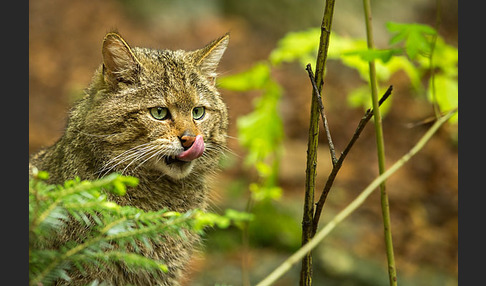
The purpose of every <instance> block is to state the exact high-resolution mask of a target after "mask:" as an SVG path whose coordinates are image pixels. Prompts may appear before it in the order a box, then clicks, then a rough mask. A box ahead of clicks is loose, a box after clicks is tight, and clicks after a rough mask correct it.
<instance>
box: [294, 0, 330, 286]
mask: <svg viewBox="0 0 486 286" xmlns="http://www.w3.org/2000/svg"><path fill="white" fill-rule="evenodd" d="M333 14H334V0H327V1H326V6H325V9H324V16H323V18H322V24H321V36H320V41H319V50H318V52H317V61H316V74H315V82H316V84H317V88H318V91H319V92H320V91H321V90H322V85H323V84H324V81H323V79H324V71H325V66H326V59H327V50H328V48H329V36H330V33H331V23H332V17H333ZM319 113H320V112H319V104H318V98H317V93H316V91H314V89H313V92H312V102H311V115H310V123H309V138H308V141H307V164H306V171H305V174H306V175H305V198H304V213H303V218H302V245H305V244H306V243H307V242H308V241H309V240H310V239H311V238H312V235H313V216H314V190H315V178H316V167H317V143H318V135H319ZM311 284H312V256H311V253H310V252H308V253H307V254H306V255H305V257H304V258H303V259H302V270H301V273H300V285H311Z"/></svg>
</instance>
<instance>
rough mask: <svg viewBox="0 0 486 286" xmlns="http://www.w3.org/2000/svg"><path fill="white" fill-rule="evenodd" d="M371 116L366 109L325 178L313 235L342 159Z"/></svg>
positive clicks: (381, 101)
mask: <svg viewBox="0 0 486 286" xmlns="http://www.w3.org/2000/svg"><path fill="white" fill-rule="evenodd" d="M392 90H393V86H391V85H390V86H389V87H388V89H387V90H386V92H385V94H384V95H383V96H382V97H381V99H380V101H379V102H378V103H379V105H381V104H382V103H383V102H384V101H385V100H386V99H387V98H388V97H389V96H390V95H391V92H392ZM372 116H373V109H371V108H370V109H368V110H367V111H366V113H365V115H364V116H363V117H362V118H361V120H360V121H359V123H358V127H356V130H355V131H354V134H353V137H351V140H349V143H348V145H346V148H344V151H343V152H342V153H341V156H339V159H338V161H337V163H336V165H334V166H333V168H332V170H331V173H330V174H329V177H328V178H327V181H326V185H325V186H324V189H323V190H322V193H321V196H320V198H319V201H317V203H316V210H315V213H314V219H313V224H314V225H313V233H314V234H315V233H316V231H317V226H318V224H319V218H320V217H321V212H322V208H323V206H324V203H325V202H326V199H327V195H328V193H329V191H330V190H331V187H332V184H333V183H334V179H335V178H336V176H337V174H338V172H339V169H341V166H342V165H343V162H344V159H346V156H347V155H348V153H349V151H350V150H351V148H352V147H353V145H354V143H355V142H356V140H358V138H359V136H360V135H361V132H362V131H363V130H364V128H365V126H366V124H367V123H368V121H370V119H371V117H372Z"/></svg>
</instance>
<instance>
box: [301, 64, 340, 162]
mask: <svg viewBox="0 0 486 286" xmlns="http://www.w3.org/2000/svg"><path fill="white" fill-rule="evenodd" d="M305 69H306V70H307V73H308V74H309V79H310V81H311V84H312V87H313V88H314V92H315V93H316V95H317V102H318V103H319V107H320V113H321V118H322V123H323V124H324V129H325V131H326V136H327V143H328V144H329V151H330V152H331V160H332V165H333V166H335V165H336V163H337V161H338V160H337V158H336V151H335V149H334V144H333V143H332V137H331V130H330V129H329V125H328V123H327V117H326V112H325V111H324V105H323V104H322V96H321V93H320V92H319V89H318V88H317V84H316V82H315V79H314V73H313V72H312V67H311V64H307V66H306V68H305Z"/></svg>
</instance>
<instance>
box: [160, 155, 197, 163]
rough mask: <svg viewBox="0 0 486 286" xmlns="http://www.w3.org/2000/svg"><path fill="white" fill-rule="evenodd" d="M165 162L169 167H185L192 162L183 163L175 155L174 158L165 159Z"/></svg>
mask: <svg viewBox="0 0 486 286" xmlns="http://www.w3.org/2000/svg"><path fill="white" fill-rule="evenodd" d="M164 162H165V164H167V165H172V164H177V165H184V164H188V163H190V162H191V161H182V160H179V159H177V157H176V156H175V155H173V156H167V157H165V160H164Z"/></svg>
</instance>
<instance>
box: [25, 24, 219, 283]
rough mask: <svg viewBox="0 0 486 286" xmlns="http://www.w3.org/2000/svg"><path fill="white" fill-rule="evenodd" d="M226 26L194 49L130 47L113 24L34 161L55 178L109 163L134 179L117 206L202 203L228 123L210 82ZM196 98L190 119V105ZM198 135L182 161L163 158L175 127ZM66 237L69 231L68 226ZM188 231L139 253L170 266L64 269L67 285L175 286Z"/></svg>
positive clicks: (105, 170)
mask: <svg viewBox="0 0 486 286" xmlns="http://www.w3.org/2000/svg"><path fill="white" fill-rule="evenodd" d="M228 40H229V36H228V35H225V36H223V37H221V38H219V39H217V40H215V41H213V42H211V43H210V44H208V45H207V46H206V47H204V48H202V49H199V50H196V51H190V52H186V51H182V50H178V51H170V50H152V49H146V48H137V47H134V48H131V47H130V46H129V45H128V44H127V43H126V41H125V40H124V39H123V38H122V37H121V36H120V35H119V34H117V33H108V34H107V35H106V37H105V39H104V41H103V48H102V55H103V64H102V65H101V66H100V67H99V68H98V69H97V70H96V72H95V74H94V76H93V79H92V83H91V85H90V86H89V88H88V89H87V90H86V93H87V94H86V96H85V97H84V98H83V99H82V100H80V101H79V102H78V103H77V104H76V105H75V106H74V108H73V109H72V110H71V112H70V115H69V119H68V124H67V127H66V130H65V133H64V135H63V136H62V137H61V138H60V139H59V140H58V141H57V143H55V144H54V145H53V146H51V147H48V148H46V149H44V150H41V151H40V152H38V153H37V154H35V155H33V156H32V158H31V160H30V164H29V169H30V172H31V171H32V168H33V167H36V168H37V169H39V170H44V171H47V172H49V174H50V183H55V184H61V183H63V182H64V181H65V180H67V179H72V178H74V177H75V176H79V177H80V178H81V179H90V180H92V179H97V178H99V177H102V176H104V175H107V174H109V173H112V172H118V173H122V174H124V175H132V176H135V177H137V178H139V179H140V183H139V185H138V186H137V187H135V188H131V189H129V190H128V191H127V194H126V195H125V196H123V197H113V199H114V200H115V201H116V202H117V203H119V204H121V205H131V206H135V207H138V208H140V209H143V210H160V209H163V208H168V209H170V210H172V211H178V212H186V211H188V210H191V209H194V208H199V209H203V210H204V209H205V208H206V204H207V202H206V197H207V196H206V194H207V191H208V188H207V183H206V180H207V177H208V175H209V174H210V173H212V172H214V170H215V169H216V167H217V163H218V160H219V156H220V154H221V153H222V151H223V150H224V148H225V144H226V130H227V125H228V119H227V110H226V106H225V104H224V103H223V101H222V100H221V97H220V95H219V93H218V91H217V90H216V88H215V86H214V79H215V76H216V73H215V70H216V66H217V64H218V62H219V60H220V59H221V57H222V55H223V53H224V50H225V49H226V46H227V44H228ZM200 106H202V107H205V112H206V113H205V116H204V117H203V118H202V119H199V120H196V119H194V118H193V116H192V112H193V109H194V108H195V107H200ZM153 107H164V108H167V109H168V110H169V113H170V118H167V119H165V120H157V119H155V118H154V117H153V116H152V115H151V113H150V108H153ZM196 135H202V136H203V138H204V143H205V151H204V153H203V155H202V156H201V157H199V158H196V159H194V160H192V161H191V162H187V163H182V162H180V161H179V162H177V161H176V162H175V163H169V164H167V163H168V161H167V160H166V158H170V157H171V156H175V155H177V154H180V153H181V152H182V151H183V150H184V146H182V141H181V140H182V139H181V137H183V136H192V137H195V136H196ZM71 236H75V233H73V234H71ZM187 237H188V239H186V240H184V239H182V238H179V237H165V238H164V242H163V243H161V244H156V245H154V248H153V251H150V252H149V251H147V252H146V253H145V255H147V256H150V257H152V258H155V259H161V260H162V261H164V262H165V263H166V264H167V265H168V267H169V272H168V273H166V274H163V273H161V274H160V275H159V276H157V277H155V276H154V275H151V274H149V273H145V272H143V271H139V272H136V273H133V272H129V271H127V269H124V267H123V266H122V265H120V266H119V267H117V268H116V269H109V271H105V272H101V271H100V272H98V271H91V272H89V273H88V275H87V276H86V277H83V276H82V275H81V274H79V273H75V274H73V278H74V280H73V282H72V283H71V284H70V285H73V284H74V285H82V284H83V283H88V282H90V281H92V280H94V279H98V280H99V281H106V282H108V283H109V284H112V285H127V284H131V285H178V282H177V281H179V280H180V278H181V275H182V274H183V269H184V266H185V265H186V263H187V261H188V259H189V258H190V255H191V251H192V248H193V245H194V244H195V243H196V242H197V241H198V237H197V235H195V234H192V233H187Z"/></svg>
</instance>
